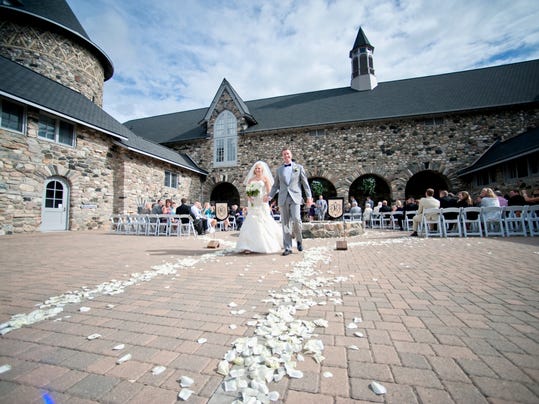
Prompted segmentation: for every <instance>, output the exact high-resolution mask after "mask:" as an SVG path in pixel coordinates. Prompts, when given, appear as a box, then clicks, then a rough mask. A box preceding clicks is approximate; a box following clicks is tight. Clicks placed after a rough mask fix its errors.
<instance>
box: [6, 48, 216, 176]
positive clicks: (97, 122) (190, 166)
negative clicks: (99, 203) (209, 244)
mask: <svg viewBox="0 0 539 404" xmlns="http://www.w3.org/2000/svg"><path fill="white" fill-rule="evenodd" d="M0 95H2V96H4V97H6V98H9V99H12V100H15V101H19V102H21V103H23V104H27V105H31V106H34V107H36V108H38V109H40V110H43V111H47V112H49V113H51V114H54V115H56V116H60V117H62V118H64V119H66V120H69V121H72V122H74V123H78V124H80V125H83V126H87V127H90V128H93V129H96V130H98V131H99V132H102V133H105V134H107V135H109V136H112V137H114V138H116V139H118V144H119V145H121V146H124V147H127V148H129V149H131V150H134V151H135V152H137V153H141V154H144V155H147V156H150V157H152V158H155V159H158V160H162V161H166V162H168V163H171V164H173V165H176V166H179V167H183V168H185V169H187V170H190V171H194V172H196V173H199V174H202V175H207V172H206V171H205V170H203V169H201V168H200V167H198V166H197V165H196V164H195V163H194V162H193V161H192V160H191V159H190V158H189V157H188V156H187V155H184V154H179V153H177V152H175V151H174V150H172V149H169V148H167V147H165V146H162V145H160V144H157V143H155V142H152V141H150V140H147V139H143V138H141V137H139V136H137V135H136V134H134V133H133V132H131V131H130V130H129V129H128V128H126V127H125V126H124V125H122V124H121V123H120V122H118V121H117V120H116V119H114V118H113V117H112V116H110V115H109V114H107V113H106V112H105V111H103V110H102V109H101V108H99V107H98V106H97V105H96V104H94V103H93V102H91V101H90V100H89V99H87V98H86V97H84V96H83V95H82V94H80V93H78V92H76V91H74V90H72V89H70V88H68V87H65V86H63V85H61V84H59V83H57V82H56V81H54V80H51V79H49V78H47V77H45V76H42V75H40V74H38V73H36V72H34V71H32V70H30V69H28V68H26V67H24V66H21V65H19V64H18V63H15V62H12V61H11V60H9V59H6V58H4V57H2V56H0Z"/></svg>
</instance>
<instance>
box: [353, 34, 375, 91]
mask: <svg viewBox="0 0 539 404" xmlns="http://www.w3.org/2000/svg"><path fill="white" fill-rule="evenodd" d="M373 53H374V46H372V45H371V44H370V42H369V40H368V39H367V36H366V35H365V33H364V32H363V28H361V27H359V32H358V33H357V37H356V40H355V42H354V46H353V47H352V50H351V51H350V59H352V80H351V82H350V87H352V88H353V89H354V90H357V91H365V90H372V89H373V88H375V87H376V86H377V85H378V81H377V80H376V76H375V75H374V64H373V60H372V55H373Z"/></svg>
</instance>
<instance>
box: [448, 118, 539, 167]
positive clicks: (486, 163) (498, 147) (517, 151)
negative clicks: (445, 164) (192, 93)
mask: <svg viewBox="0 0 539 404" xmlns="http://www.w3.org/2000/svg"><path fill="white" fill-rule="evenodd" d="M537 152H539V128H535V129H531V130H529V131H527V132H524V133H522V134H520V135H517V136H514V137H512V138H509V139H507V140H504V141H503V142H502V141H499V140H498V141H496V142H495V143H493V144H492V145H491V146H490V147H489V148H488V149H487V150H486V151H485V152H484V153H483V154H482V155H481V157H479V158H478V159H477V160H476V161H475V162H474V163H473V164H472V165H471V166H469V167H466V168H465V169H463V170H461V171H460V172H459V174H458V175H459V177H462V176H465V175H469V174H472V173H475V172H477V171H481V170H485V169H487V168H490V167H493V166H496V165H499V164H502V163H505V162H507V161H511V160H515V159H517V158H519V157H523V156H527V155H530V154H533V153H537Z"/></svg>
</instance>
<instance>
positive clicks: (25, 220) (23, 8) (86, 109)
mask: <svg viewBox="0 0 539 404" xmlns="http://www.w3.org/2000/svg"><path fill="white" fill-rule="evenodd" d="M112 74H113V66H112V63H111V61H110V60H109V58H108V57H107V55H105V53H104V52H103V51H102V50H100V49H99V48H98V47H97V46H96V45H95V44H94V43H93V42H92V41H91V40H90V39H89V38H88V35H87V34H86V32H85V31H84V29H83V28H82V27H81V25H80V23H79V22H78V20H77V18H76V17H75V16H74V14H73V12H72V11H71V9H70V8H69V6H68V5H67V3H66V2H65V1H64V0H48V1H41V0H24V1H15V0H13V1H4V2H1V3H0V112H1V114H0V234H6V233H11V232H33V231H36V230H42V231H54V230H81V229H84V230H87V229H99V228H103V227H107V226H108V220H109V217H110V215H111V214H112V213H122V212H130V211H134V212H136V211H137V208H138V207H139V206H140V205H141V204H142V203H143V202H144V201H146V200H149V201H154V200H155V199H157V198H166V197H169V198H171V199H173V200H176V201H178V200H179V199H180V198H181V197H183V196H188V195H191V196H197V195H198V194H199V193H200V190H201V186H202V185H201V184H203V182H204V179H205V177H206V175H207V172H206V171H205V170H203V169H201V168H200V167H199V166H198V165H197V164H196V163H195V162H194V161H192V160H191V159H190V158H189V156H187V155H185V154H181V153H177V152H175V151H173V150H172V149H170V148H167V147H164V146H161V145H158V144H156V143H153V142H150V141H148V140H145V139H143V138H140V137H138V136H136V135H135V134H133V133H132V132H131V131H129V130H128V129H127V128H126V127H125V126H123V125H122V124H121V123H119V122H118V121H116V120H115V119H114V118H112V117H111V116H109V115H108V114H106V113H105V112H104V111H103V110H102V109H101V105H102V100H103V83H104V81H105V80H108V79H109V78H110V77H112Z"/></svg>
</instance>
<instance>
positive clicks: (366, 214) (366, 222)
mask: <svg viewBox="0 0 539 404" xmlns="http://www.w3.org/2000/svg"><path fill="white" fill-rule="evenodd" d="M371 215H372V207H371V204H370V203H369V202H365V210H364V211H363V226H365V227H367V226H370V223H371Z"/></svg>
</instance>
